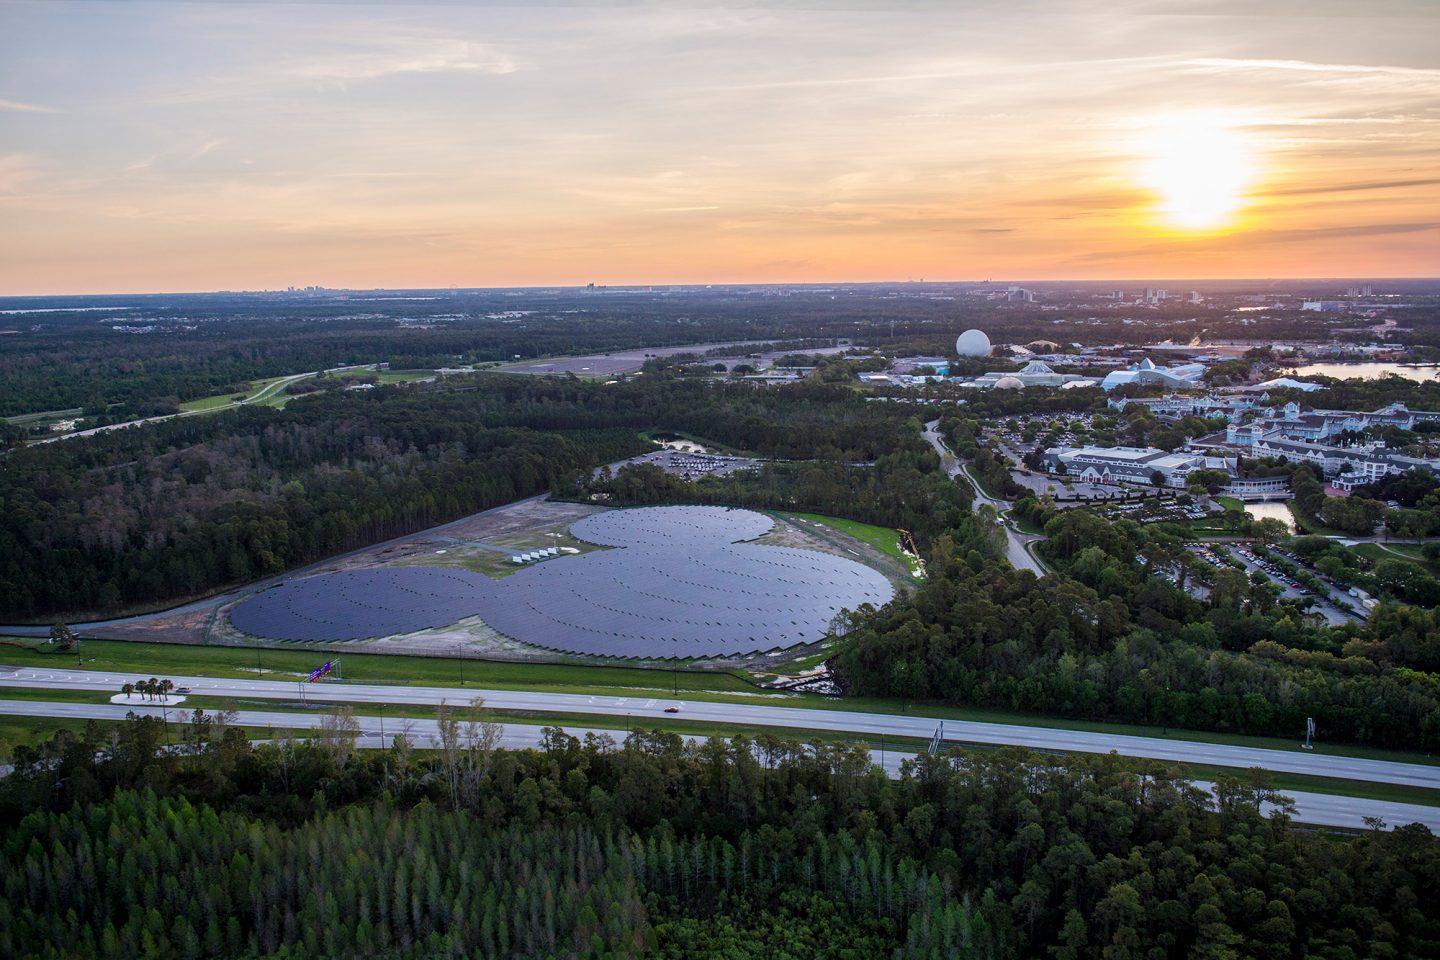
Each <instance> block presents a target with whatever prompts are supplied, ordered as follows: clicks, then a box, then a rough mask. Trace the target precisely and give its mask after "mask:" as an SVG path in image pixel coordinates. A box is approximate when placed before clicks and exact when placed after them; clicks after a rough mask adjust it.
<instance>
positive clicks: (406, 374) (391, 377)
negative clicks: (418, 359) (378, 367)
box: [378, 370, 435, 383]
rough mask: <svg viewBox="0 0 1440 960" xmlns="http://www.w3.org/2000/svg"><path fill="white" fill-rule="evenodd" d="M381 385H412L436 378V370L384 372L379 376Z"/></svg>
mask: <svg viewBox="0 0 1440 960" xmlns="http://www.w3.org/2000/svg"><path fill="white" fill-rule="evenodd" d="M378 376H379V378H380V382H381V383H412V382H414V381H416V380H429V379H433V378H434V376H435V371H434V370H382V371H380V373H379V374H378Z"/></svg>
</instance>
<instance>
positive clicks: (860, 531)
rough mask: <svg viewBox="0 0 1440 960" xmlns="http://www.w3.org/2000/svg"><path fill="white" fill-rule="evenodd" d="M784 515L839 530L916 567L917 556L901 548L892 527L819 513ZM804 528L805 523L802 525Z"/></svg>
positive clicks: (896, 533) (912, 568) (897, 533)
mask: <svg viewBox="0 0 1440 960" xmlns="http://www.w3.org/2000/svg"><path fill="white" fill-rule="evenodd" d="M781 516H782V517H785V518H786V519H789V520H795V519H799V520H808V521H810V522H811V523H818V524H820V525H821V526H826V527H829V528H831V529H832V530H838V531H840V532H841V533H843V534H845V535H846V536H850V537H854V538H855V539H856V540H859V541H860V542H862V543H868V544H870V546H872V547H874V548H875V549H876V550H879V551H880V552H881V553H883V554H885V556H887V557H890V558H892V559H894V560H898V561H900V562H901V563H903V564H905V566H906V567H907V568H909V569H910V570H914V569H915V558H913V557H911V556H910V555H909V554H908V553H905V552H904V551H903V550H901V549H900V534H899V532H898V531H896V530H893V529H891V528H890V527H877V526H875V525H874V524H871V523H861V522H860V521H858V520H846V519H844V518H843V517H826V516H821V515H820V514H818V513H783V514H781ZM801 526H802V528H803V526H804V525H803V524H802V525H801Z"/></svg>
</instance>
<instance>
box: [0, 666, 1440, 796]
mask: <svg viewBox="0 0 1440 960" xmlns="http://www.w3.org/2000/svg"><path fill="white" fill-rule="evenodd" d="M142 679H148V678H147V677H144V676H142V675H140V674H124V673H111V672H86V671H64V670H33V669H18V668H15V667H4V666H0V689H3V688H4V687H21V688H28V689H46V688H50V689H63V690H95V691H99V692H104V693H109V694H113V693H118V692H119V689H120V685H121V684H123V683H126V682H132V683H133V682H135V681H137V680H142ZM169 679H171V680H173V681H174V682H175V685H176V686H179V687H189V688H190V689H191V690H192V691H193V693H194V695H196V696H212V697H226V698H232V699H241V698H258V699H268V700H274V699H284V700H295V699H298V698H299V697H300V696H301V685H300V684H298V683H294V682H288V681H275V680H228V679H221V678H214V677H179V676H172V677H170V678H169ZM477 696H478V697H484V698H485V702H486V703H487V704H488V705H489V706H491V707H492V708H494V709H496V710H527V711H536V712H541V713H569V714H590V715H595V716H608V717H623V716H631V717H635V718H636V719H638V720H639V721H640V722H644V721H645V720H646V719H647V718H659V717H660V716H662V715H663V713H664V710H665V708H666V707H668V706H672V705H679V706H681V708H682V714H681V715H682V716H683V717H684V718H685V719H687V720H699V721H705V722H708V723H723V724H728V725H731V726H737V725H738V726H745V727H791V728H797V729H804V730H825V731H832V732H840V733H857V734H866V735H874V736H879V735H881V734H884V735H885V736H895V737H916V738H921V739H926V740H928V739H929V738H930V737H931V736H933V735H934V733H935V731H936V730H937V729H939V728H940V726H941V723H942V721H941V720H939V719H938V718H934V717H923V716H910V715H900V716H895V715H893V714H883V713H861V712H857V711H849V710H816V709H812V708H806V707H781V706H770V705H767V704H759V703H757V704H750V703H715V702H709V701H703V700H697V701H689V702H684V701H677V700H674V699H670V698H664V697H645V696H637V697H610V696H589V695H586V694H574V693H548V692H545V691H533V690H485V689H479V688H475V687H419V686H389V685H380V684H357V683H343V682H341V683H332V682H328V681H327V682H322V683H314V684H305V685H304V697H305V699H307V700H312V701H323V702H350V703H356V704H367V703H384V704H420V705H433V704H438V703H440V702H441V701H442V700H444V701H449V702H450V703H461V702H465V701H466V700H468V699H469V698H471V697H477ZM943 724H944V729H943V736H944V739H946V740H947V741H953V742H958V743H975V744H986V745H994V746H1006V745H1013V746H1022V747H1029V748H1031V749H1035V750H1051V751H1064V752H1070V753H1109V752H1111V751H1112V750H1113V751H1114V752H1116V753H1119V754H1121V755H1123V756H1127V757H1148V758H1152V759H1156V760H1174V761H1179V762H1184V763H1201V764H1213V765H1216V766H1223V767H1234V768H1238V769H1248V768H1251V767H1259V768H1262V769H1265V770H1273V771H1275V772H1277V773H1297V774H1306V775H1309V776H1317V777H1334V778H1338V779H1345V780H1363V781H1367V782H1372V783H1396V784H1409V785H1412V786H1422V787H1428V788H1432V789H1440V766H1428V765H1425V764H1414V763H1398V762H1394V761H1387V760H1367V759H1362V758H1357V757H1343V756H1334V755H1330V754H1324V753H1313V752H1305V751H1302V750H1300V749H1299V748H1298V746H1297V748H1296V749H1295V750H1294V751H1293V752H1291V751H1286V750H1268V749H1259V748H1254V747H1243V746H1232V745H1229V744H1216V743H1199V742H1194V741H1188V740H1170V739H1164V738H1160V737H1134V736H1120V735H1117V734H1112V733H1091V732H1088V731H1083V730H1061V729H1052V728H1049V727H1027V726H1020V725H1018V724H1005V723H978V722H973V721H958V720H945V721H943Z"/></svg>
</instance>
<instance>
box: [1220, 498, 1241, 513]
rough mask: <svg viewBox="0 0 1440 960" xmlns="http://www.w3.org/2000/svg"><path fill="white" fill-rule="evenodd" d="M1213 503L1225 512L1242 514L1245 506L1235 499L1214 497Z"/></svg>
mask: <svg viewBox="0 0 1440 960" xmlns="http://www.w3.org/2000/svg"><path fill="white" fill-rule="evenodd" d="M1215 502H1216V503H1218V504H1220V506H1222V507H1224V508H1225V509H1226V510H1239V511H1241V512H1244V510H1245V504H1244V503H1243V502H1242V501H1241V500H1240V499H1239V498H1237V497H1216V498H1215Z"/></svg>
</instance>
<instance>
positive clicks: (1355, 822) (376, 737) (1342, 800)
mask: <svg viewBox="0 0 1440 960" xmlns="http://www.w3.org/2000/svg"><path fill="white" fill-rule="evenodd" d="M132 711H133V712H135V713H139V714H149V715H151V716H157V717H158V716H165V715H166V713H167V712H166V711H165V710H163V709H162V708H161V707H159V706H134V707H130V706H116V705H113V704H99V703H60V702H43V701H21V700H0V715H9V716H47V717H69V718H73V719H84V720H112V721H118V720H123V719H125V716H126V714H128V713H130V712H132ZM189 713H190V710H189V709H188V708H186V707H185V706H183V705H182V706H175V707H170V708H169V711H168V717H169V719H180V718H183V717H185V716H186V715H188V714H189ZM323 718H324V714H321V713H291V712H285V711H278V710H242V711H239V714H238V716H237V717H236V722H237V723H239V724H242V725H244V726H247V727H271V728H274V729H276V730H309V729H315V728H316V727H318V726H320V722H321V720H322V719H323ZM356 720H357V722H358V723H359V726H360V741H359V743H360V745H361V746H364V747H370V748H378V747H383V746H386V745H388V743H389V741H391V740H393V739H394V737H395V736H396V735H397V734H400V733H404V734H405V735H406V736H407V737H408V738H409V739H410V741H411V742H412V743H414V744H416V745H417V746H422V747H423V746H430V745H433V744H434V743H436V741H437V740H438V737H439V729H438V724H437V723H436V722H435V721H434V720H425V719H414V718H398V717H390V718H386V719H381V718H379V717H357V718H356ZM540 730H541V727H540V725H538V724H518V723H508V724H505V725H504V734H503V735H502V736H501V738H500V744H499V745H500V746H502V747H507V748H509V749H523V748H526V747H535V746H538V745H539V743H540ZM565 730H566V732H567V733H569V734H570V735H571V736H575V737H581V738H583V737H584V736H585V735H586V734H587V733H594V734H597V735H609V736H612V737H614V738H615V739H616V740H620V739H622V736H621V735H620V733H621V732H620V731H619V730H616V729H599V728H592V727H566V728H565ZM870 756H871V759H872V760H873V761H874V762H875V763H876V764H880V765H882V766H883V767H884V768H885V770H886V772H888V773H889V774H890V775H891V776H896V775H898V774H899V771H900V765H901V764H902V763H903V762H904V761H905V760H908V759H910V758H911V757H912V756H913V754H911V753H907V752H905V751H897V750H894V749H890V750H885V751H883V752H882V751H879V750H871V751H870ZM1197 785H1198V786H1200V787H1202V788H1204V789H1205V790H1213V787H1214V785H1213V784H1211V783H1206V782H1203V781H1201V782H1198V783H1197ZM1286 796H1289V797H1291V798H1292V799H1293V800H1294V801H1295V805H1296V808H1297V814H1296V817H1295V819H1297V820H1299V821H1301V822H1303V823H1313V824H1317V825H1321V826H1334V827H1350V828H1355V829H1363V828H1364V827H1365V825H1366V824H1365V818H1366V817H1379V818H1380V819H1382V820H1384V821H1385V822H1386V823H1387V824H1388V825H1389V826H1391V827H1396V826H1401V825H1403V824H1407V823H1423V824H1425V825H1426V826H1427V827H1429V828H1430V829H1431V830H1434V831H1437V832H1440V807H1430V806H1425V805H1423V804H1416V803H1396V802H1392V801H1386V800H1364V799H1358V798H1355V797H1339V796H1331V795H1330V794H1324V793H1306V792H1287V793H1286Z"/></svg>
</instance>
